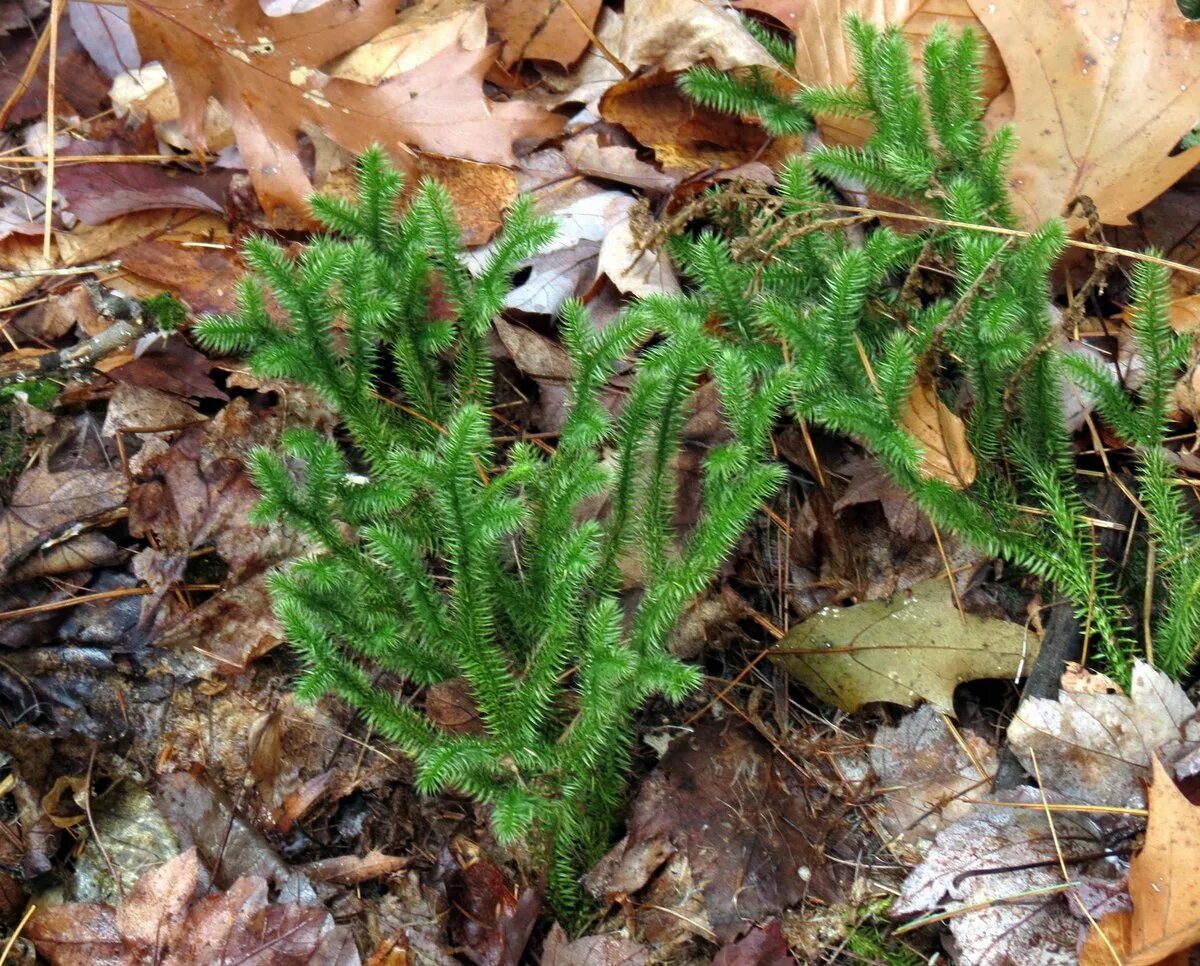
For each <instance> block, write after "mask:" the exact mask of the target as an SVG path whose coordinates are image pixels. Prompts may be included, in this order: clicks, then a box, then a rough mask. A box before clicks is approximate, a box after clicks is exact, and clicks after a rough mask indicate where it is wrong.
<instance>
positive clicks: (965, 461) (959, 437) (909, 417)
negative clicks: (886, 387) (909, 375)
mask: <svg viewBox="0 0 1200 966" xmlns="http://www.w3.org/2000/svg"><path fill="white" fill-rule="evenodd" d="M900 422H901V425H903V426H904V428H905V429H907V430H908V431H909V432H910V433H912V435H913V437H914V438H915V439H916V440H917V442H918V443H920V444H921V448H922V451H923V452H922V454H921V464H920V466H919V467H918V470H919V472H920V473H921V475H922V476H924V477H926V478H927V479H934V480H941V481H942V482H943V483H949V484H950V485H951V486H952V487H954V488H955V489H956V490H964V489H966V488H967V487H968V486H970V485H971V484H972V483H974V482H975V472H976V465H975V454H974V453H972V452H971V447H970V446H969V445H967V428H966V426H965V425H964V423H963V421H962V420H961V419H959V418H958V416H957V415H955V414H954V413H953V412H952V411H951V410H950V408H949V407H948V406H947V405H946V404H945V403H943V402H942V401H941V400H940V399H939V398H938V395H937V390H936V389H935V388H934V386H933V383H931V382H929V381H928V380H925V379H919V380H917V382H916V383H915V384H914V385H913V388H912V392H911V393H909V396H908V405H907V406H906V407H905V409H904V412H903V414H902V415H901V418H900Z"/></svg>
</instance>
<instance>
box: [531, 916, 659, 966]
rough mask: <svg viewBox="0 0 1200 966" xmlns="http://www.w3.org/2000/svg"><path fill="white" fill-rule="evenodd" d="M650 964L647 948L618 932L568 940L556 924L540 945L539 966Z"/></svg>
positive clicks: (640, 965) (639, 965)
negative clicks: (540, 957) (540, 963)
mask: <svg viewBox="0 0 1200 966" xmlns="http://www.w3.org/2000/svg"><path fill="white" fill-rule="evenodd" d="M649 961H650V950H649V948H648V947H646V946H643V945H641V944H640V943H636V942H634V941H633V940H632V939H629V938H628V937H626V936H622V935H621V934H620V933H603V934H601V935H596V936H581V937H580V938H579V939H576V940H570V939H568V938H567V934H566V932H565V931H564V930H563V928H562V926H560V925H559V924H558V923H555V924H554V925H553V926H551V927H550V934H549V935H548V936H546V939H545V942H544V943H543V945H542V966H646V964H647V963H648V962H649Z"/></svg>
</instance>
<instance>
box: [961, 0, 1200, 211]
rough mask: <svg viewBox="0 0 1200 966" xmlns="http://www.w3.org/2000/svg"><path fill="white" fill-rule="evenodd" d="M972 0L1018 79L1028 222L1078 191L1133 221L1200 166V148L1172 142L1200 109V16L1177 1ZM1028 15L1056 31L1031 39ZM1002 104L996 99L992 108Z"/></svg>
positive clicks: (1020, 166) (1020, 185)
mask: <svg viewBox="0 0 1200 966" xmlns="http://www.w3.org/2000/svg"><path fill="white" fill-rule="evenodd" d="M968 2H969V3H970V5H971V7H972V9H973V10H974V11H975V13H976V15H977V16H978V17H979V19H980V21H981V22H982V23H983V25H984V27H985V28H986V29H987V31H988V33H989V34H991V36H992V38H993V40H994V41H995V43H996V45H997V46H998V47H999V48H1000V53H1001V55H1002V56H1003V58H1004V65H1005V67H1006V68H1007V69H1008V76H1009V79H1010V80H1011V82H1012V91H1013V96H1014V98H1015V105H1014V110H1013V113H1012V117H1011V120H1012V123H1013V124H1014V126H1015V127H1016V131H1017V134H1018V135H1019V141H1018V145H1017V150H1016V154H1015V156H1014V157H1013V161H1012V164H1011V166H1010V168H1009V180H1010V184H1011V186H1012V191H1013V200H1014V202H1015V207H1016V209H1017V212H1018V214H1019V216H1020V217H1021V220H1022V221H1023V222H1024V223H1025V224H1026V226H1028V227H1030V228H1036V227H1037V226H1038V225H1040V224H1042V223H1043V222H1044V221H1045V220H1046V219H1047V218H1055V217H1058V216H1059V215H1061V214H1062V213H1063V211H1064V209H1065V207H1066V205H1067V203H1068V202H1070V201H1071V200H1072V199H1073V198H1075V197H1077V196H1078V195H1087V196H1088V197H1089V198H1091V199H1092V201H1093V202H1095V204H1096V208H1097V209H1098V210H1099V212H1100V218H1101V220H1102V221H1103V222H1105V223H1106V224H1111V225H1124V224H1128V221H1129V215H1130V214H1131V213H1132V212H1135V211H1137V210H1138V209H1139V208H1141V207H1142V206H1143V205H1144V204H1146V203H1147V202H1148V201H1150V200H1152V199H1153V198H1155V197H1157V196H1158V195H1159V194H1161V193H1162V192H1163V191H1165V190H1166V189H1167V188H1169V187H1170V186H1171V185H1172V184H1174V183H1175V182H1176V181H1178V180H1179V178H1180V177H1182V176H1183V174H1184V173H1185V172H1187V171H1188V170H1190V169H1191V168H1194V167H1195V166H1196V162H1197V160H1198V159H1200V148H1193V149H1191V150H1186V151H1180V152H1179V153H1178V154H1174V153H1173V152H1174V150H1175V147H1176V145H1178V143H1179V141H1180V139H1181V138H1182V137H1183V136H1184V135H1185V134H1187V133H1188V132H1189V131H1190V130H1191V129H1192V127H1193V126H1194V125H1195V123H1196V118H1198V117H1200V82H1198V81H1197V76H1196V46H1197V44H1198V43H1200V23H1196V22H1193V21H1189V20H1187V19H1186V18H1185V17H1184V16H1183V15H1182V14H1181V13H1180V11H1179V7H1178V6H1177V4H1176V0H1142V2H1139V3H1118V2H1098V3H1090V2H1089V3H1061V4H1057V3H1056V4H1049V5H1044V4H1041V3H1031V2H1019V0H1018V2H1013V0H1009V2H1005V3H995V2H993V0H968ZM1031 22H1036V23H1037V24H1038V29H1039V31H1040V32H1042V33H1043V35H1044V36H1046V37H1053V38H1054V40H1053V42H1052V43H1030V36H1029V24H1030V23H1031ZM1147 64H1153V65H1154V69H1153V70H1152V71H1147V70H1146V65H1147ZM1001 110H1002V107H1001V102H1000V101H997V102H995V103H993V105H992V108H991V110H990V111H989V119H990V118H991V117H992V116H994V115H995V114H996V113H997V112H999V111H1001Z"/></svg>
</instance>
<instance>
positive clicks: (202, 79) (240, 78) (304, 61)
mask: <svg viewBox="0 0 1200 966" xmlns="http://www.w3.org/2000/svg"><path fill="white" fill-rule="evenodd" d="M393 10H394V4H393V3H392V2H391V0H364V2H362V3H361V4H355V3H352V2H350V0H331V2H329V3H326V4H324V5H322V6H320V7H317V8H316V9H314V10H311V11H309V12H307V13H299V14H291V15H288V16H283V17H269V16H267V15H266V14H264V13H263V11H262V10H261V9H260V7H259V5H258V3H257V2H256V0H215V2H212V3H205V4H198V3H194V2H191V0H132V2H131V3H130V4H129V11H130V23H131V25H132V26H133V28H134V32H135V33H136V35H137V38H138V45H139V47H140V48H141V51H142V55H143V57H145V58H146V59H147V60H149V59H157V60H160V61H161V62H162V63H163V66H164V67H165V68H166V70H167V73H168V75H170V77H171V79H172V81H173V82H174V85H175V93H176V95H177V96H178V98H179V103H180V111H181V122H182V126H183V130H184V133H185V134H186V135H187V137H188V138H189V140H190V141H191V142H192V143H193V144H194V145H195V146H196V147H197V148H199V149H202V150H203V149H205V148H206V147H207V145H206V143H205V139H204V115H205V105H206V104H207V102H208V99H209V98H210V97H214V98H216V99H217V100H218V101H219V102H220V103H221V104H223V105H224V106H225V108H226V109H227V110H228V111H229V114H230V116H231V118H232V123H233V130H234V133H235V135H236V136H237V143H238V147H239V148H240V149H241V153H242V158H243V160H244V161H245V163H246V167H247V169H248V171H249V173H250V178H251V180H252V181H253V183H254V186H255V189H256V190H257V192H258V195H259V200H260V201H261V202H262V205H263V207H264V209H266V210H267V211H268V214H269V213H270V212H271V211H272V210H273V209H274V208H275V207H276V206H278V205H281V204H283V205H287V206H288V207H290V208H292V209H294V210H296V211H304V210H305V207H304V206H305V203H306V199H307V197H308V195H309V193H310V191H311V184H310V183H309V179H308V176H307V175H306V174H305V171H304V168H303V166H302V164H301V162H300V159H299V157H298V156H297V154H296V150H297V137H298V135H299V132H300V131H301V130H302V129H303V128H305V127H306V126H310V125H311V126H314V127H316V128H319V129H320V130H321V131H322V132H323V133H324V134H325V136H327V137H329V138H330V139H331V140H333V141H334V142H336V143H337V144H340V145H341V146H342V147H344V148H346V149H347V150H349V151H354V152H358V151H361V150H363V149H364V148H366V147H368V146H369V145H370V144H372V143H375V142H379V143H382V144H383V145H384V146H385V147H387V148H389V149H390V150H391V151H392V152H393V153H395V154H397V155H402V154H404V153H405V152H406V151H408V150H409V147H410V146H414V147H417V148H420V149H421V150H424V151H428V152H431V153H434V154H441V155H445V156H448V157H460V158H466V159H468V160H473V161H485V162H493V163H498V164H511V163H513V162H514V160H515V159H514V156H513V153H512V143H513V141H515V140H517V139H520V138H523V137H527V136H547V135H550V134H553V133H556V132H557V131H558V130H559V129H560V128H561V127H562V123H563V119H562V118H561V117H555V116H553V115H551V114H549V113H548V112H547V111H545V110H543V109H542V108H539V107H535V106H533V105H530V104H522V103H520V102H515V101H514V102H509V103H493V102H492V101H490V100H488V99H487V98H486V97H485V96H484V93H483V86H482V85H483V75H484V73H485V72H486V71H487V69H488V67H489V66H490V65H491V63H492V62H493V60H494V58H495V50H494V48H490V47H487V46H474V47H473V46H472V45H474V44H476V42H477V39H478V38H477V36H476V35H474V34H470V33H469V32H468V33H464V32H463V31H462V30H460V31H459V32H457V33H454V34H453V36H452V37H451V38H450V40H449V42H447V43H446V45H445V46H444V47H442V48H441V49H439V50H434V51H427V50H425V49H421V50H420V51H407V53H408V54H412V56H413V58H414V59H416V60H419V59H420V58H421V57H422V56H424V59H423V60H420V62H419V63H418V64H417V66H415V67H413V68H412V69H410V70H407V71H405V72H403V73H398V74H396V75H395V76H391V77H389V79H387V80H385V81H383V82H382V83H381V84H379V85H378V86H374V87H372V86H368V85H366V84H362V83H358V82H356V81H355V80H351V79H346V78H343V77H333V76H330V75H328V74H325V73H323V72H322V71H321V70H320V69H319V68H320V67H321V65H324V64H326V63H328V62H330V61H333V60H334V59H335V58H338V57H341V56H342V55H344V54H346V53H347V52H349V51H350V50H352V49H353V48H355V47H357V46H359V45H360V44H363V43H366V42H367V41H371V40H372V39H373V38H376V37H377V36H378V35H379V34H380V33H381V32H383V31H384V30H385V29H386V28H388V27H390V26H391V25H392V23H393V19H394V13H393ZM466 22H467V21H464V23H466ZM442 39H445V38H442ZM380 50H381V51H383V52H384V54H386V52H387V51H388V50H391V48H390V47H388V46H387V45H386V44H384V45H382V46H381V47H380ZM374 53H379V51H374ZM392 53H393V54H396V52H395V51H392ZM396 56H398V57H400V60H401V63H404V64H406V63H408V62H411V61H406V60H405V59H404V56H401V55H400V54H396ZM381 60H386V57H382V56H381V57H377V58H375V59H374V60H372V59H371V58H368V61H369V63H367V64H366V65H361V64H360V65H359V69H361V70H363V71H365V70H367V69H368V68H380V67H381ZM393 60H394V58H393ZM343 67H344V65H343ZM382 69H383V71H384V73H387V69H386V67H383V68H382Z"/></svg>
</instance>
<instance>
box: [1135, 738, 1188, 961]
mask: <svg viewBox="0 0 1200 966" xmlns="http://www.w3.org/2000/svg"><path fill="white" fill-rule="evenodd" d="M1153 767H1154V780H1153V781H1152V782H1151V784H1150V793H1149V795H1148V804H1149V808H1150V819H1149V822H1148V824H1147V826H1146V842H1145V844H1144V845H1143V846H1142V851H1141V852H1139V853H1138V854H1137V855H1136V856H1135V857H1134V859H1133V863H1132V865H1130V867H1129V895H1130V897H1131V898H1132V899H1133V920H1132V922H1131V923H1130V930H1129V946H1130V952H1129V958H1128V959H1126V960H1125V964H1126V966H1154V964H1155V963H1160V962H1162V961H1163V960H1164V959H1166V958H1167V957H1168V956H1171V955H1172V954H1174V953H1178V952H1183V951H1186V950H1188V949H1190V948H1191V947H1192V946H1193V945H1195V944H1196V943H1198V942H1200V806H1197V805H1193V804H1192V803H1191V802H1189V801H1188V800H1187V798H1186V797H1185V796H1184V794H1183V793H1182V792H1181V791H1180V790H1179V789H1178V788H1177V787H1176V785H1175V780H1174V779H1173V778H1172V777H1171V776H1170V775H1169V774H1168V773H1167V770H1166V769H1165V768H1163V766H1162V762H1160V761H1159V760H1158V759H1157V758H1155V759H1154V766H1153Z"/></svg>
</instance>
